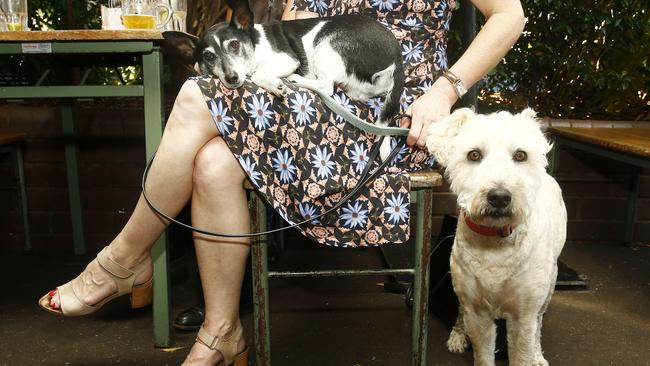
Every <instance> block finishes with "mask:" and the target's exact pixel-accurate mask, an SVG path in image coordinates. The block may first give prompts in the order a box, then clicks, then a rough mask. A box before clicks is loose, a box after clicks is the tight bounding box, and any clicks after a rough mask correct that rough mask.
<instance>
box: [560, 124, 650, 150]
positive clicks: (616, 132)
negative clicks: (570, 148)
mask: <svg viewBox="0 0 650 366" xmlns="http://www.w3.org/2000/svg"><path fill="white" fill-rule="evenodd" d="M548 131H549V132H550V133H552V134H554V135H557V136H561V137H564V138H569V139H572V140H576V141H580V142H585V143H588V144H592V145H598V146H601V147H604V148H607V149H610V150H615V151H619V152H622V153H626V154H632V155H636V156H640V157H642V158H650V128H577V127H570V128H567V127H550V128H549V129H548Z"/></svg>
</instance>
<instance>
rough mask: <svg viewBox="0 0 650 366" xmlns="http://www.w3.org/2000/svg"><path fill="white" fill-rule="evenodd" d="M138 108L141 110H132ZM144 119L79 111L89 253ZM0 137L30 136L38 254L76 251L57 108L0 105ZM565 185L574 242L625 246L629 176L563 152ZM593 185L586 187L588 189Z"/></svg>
mask: <svg viewBox="0 0 650 366" xmlns="http://www.w3.org/2000/svg"><path fill="white" fill-rule="evenodd" d="M126 104H127V105H137V103H126ZM142 118H143V114H142V111H141V110H140V109H138V108H135V107H127V108H124V107H123V106H122V107H119V108H116V107H115V105H114V104H106V103H100V102H97V103H90V102H84V103H79V104H78V105H77V106H76V107H75V123H76V129H77V133H78V136H79V138H78V147H79V171H80V184H81V193H82V200H83V201H82V203H83V215H84V220H85V233H86V239H87V245H88V248H89V251H93V250H98V249H99V248H101V247H102V246H104V245H105V244H106V243H107V242H108V241H109V240H110V239H111V238H113V237H114V236H115V235H116V234H117V233H118V232H119V230H120V229H121V227H122V226H123V225H124V223H125V222H126V220H127V218H128V217H129V215H130V213H131V210H132V209H133V207H134V205H135V202H136V199H137V197H138V195H139V191H140V179H141V175H142V171H143V168H144V164H145V152H144V127H143V123H142ZM0 130H2V131H16V132H18V131H20V132H25V133H27V134H28V136H29V138H28V141H27V144H26V146H25V148H26V149H25V153H26V155H25V159H26V161H25V171H26V181H27V195H28V200H29V218H30V223H31V232H32V238H33V239H32V240H33V246H34V250H38V251H49V250H66V251H72V238H71V236H72V234H71V224H70V210H69V205H68V192H67V179H66V175H65V159H64V153H63V144H64V140H63V134H62V130H61V119H60V112H59V109H58V106H57V105H56V104H53V103H49V102H48V103H45V104H42V103H40V104H39V103H37V102H30V103H28V104H0ZM11 163H12V161H11V160H10V159H8V158H2V159H1V160H0V187H6V186H10V185H12V184H13V180H12V179H11V177H12V175H13V170H12V165H11ZM560 173H561V175H562V176H563V177H564V179H561V181H560V184H561V186H562V188H563V191H564V197H565V200H566V203H567V209H568V212H569V229H568V236H569V239H570V240H572V241H581V242H613V243H618V242H620V241H621V238H622V235H623V218H624V213H625V207H626V206H625V202H626V201H625V200H626V189H625V186H624V185H623V184H622V183H621V182H619V181H616V180H614V181H609V180H603V179H609V178H621V177H623V175H624V174H625V173H626V171H625V168H624V167H622V166H621V165H618V164H611V163H607V162H605V161H603V160H602V159H592V158H590V157H587V156H579V155H575V154H570V153H566V152H564V153H563V154H562V155H561V166H560ZM585 180H587V181H585ZM640 190H641V192H640V197H639V203H638V208H637V211H638V214H637V223H636V235H635V240H636V241H646V242H647V241H650V174H646V175H644V176H643V177H642V179H641V184H640ZM17 207H18V204H17V201H16V197H15V192H13V191H11V190H6V189H3V190H0V208H1V209H0V245H2V246H3V248H4V249H7V248H10V249H14V250H20V248H22V239H23V236H22V227H21V221H20V219H19V217H18V211H17ZM455 210H456V205H455V199H454V197H453V195H452V194H451V193H449V191H448V189H447V188H446V187H442V188H439V189H438V190H437V193H436V201H435V203H434V214H435V215H436V229H437V228H438V227H439V225H440V222H441V219H442V216H443V215H444V214H447V213H454V212H455Z"/></svg>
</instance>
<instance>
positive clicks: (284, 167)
mask: <svg viewBox="0 0 650 366" xmlns="http://www.w3.org/2000/svg"><path fill="white" fill-rule="evenodd" d="M273 169H275V171H276V173H278V174H280V181H281V182H282V183H291V182H293V180H294V179H295V175H296V166H295V165H294V164H293V157H292V156H290V155H289V151H287V150H276V151H275V157H274V158H273Z"/></svg>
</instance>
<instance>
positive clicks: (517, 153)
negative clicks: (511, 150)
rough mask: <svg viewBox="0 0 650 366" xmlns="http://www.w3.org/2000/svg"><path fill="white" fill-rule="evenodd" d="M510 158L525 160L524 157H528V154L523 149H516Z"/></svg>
mask: <svg viewBox="0 0 650 366" xmlns="http://www.w3.org/2000/svg"><path fill="white" fill-rule="evenodd" d="M512 159H513V160H514V161H526V159H528V154H526V152H525V151H521V150H517V151H515V154H514V155H513V156H512Z"/></svg>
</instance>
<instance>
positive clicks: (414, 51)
mask: <svg viewBox="0 0 650 366" xmlns="http://www.w3.org/2000/svg"><path fill="white" fill-rule="evenodd" d="M422 51H423V48H422V44H420V43H416V42H404V43H403V44H402V56H403V57H404V59H405V60H406V61H408V62H419V61H422Z"/></svg>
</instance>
